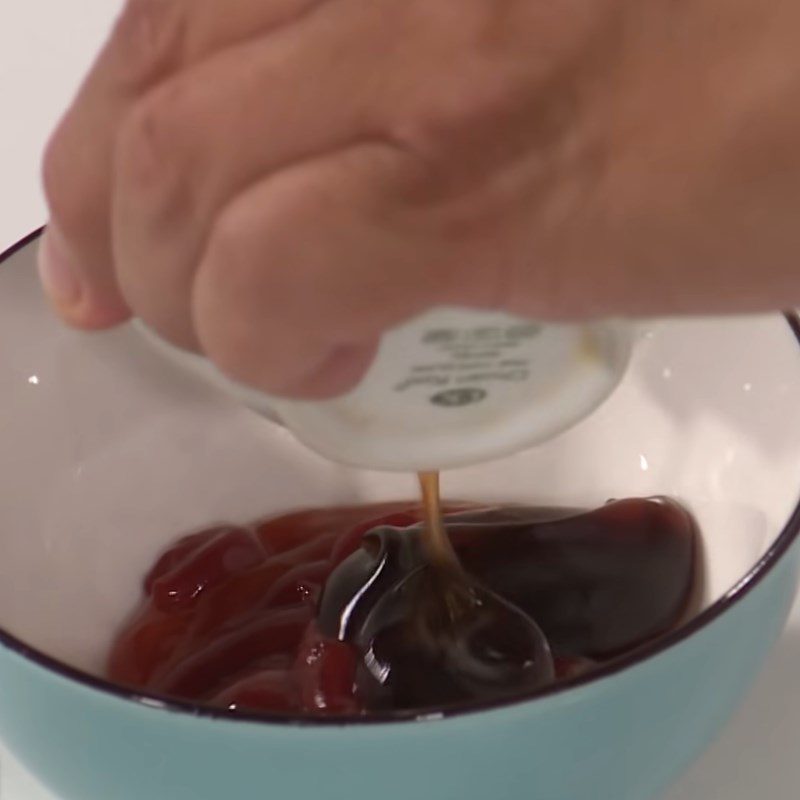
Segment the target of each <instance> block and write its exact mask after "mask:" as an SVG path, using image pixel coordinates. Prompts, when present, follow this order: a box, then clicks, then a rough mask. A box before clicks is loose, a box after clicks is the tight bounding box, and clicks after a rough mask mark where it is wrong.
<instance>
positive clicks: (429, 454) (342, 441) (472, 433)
mask: <svg viewBox="0 0 800 800" xmlns="http://www.w3.org/2000/svg"><path fill="white" fill-rule="evenodd" d="M151 339H154V337H151ZM159 342H160V340H159ZM160 346H161V348H162V349H163V350H164V351H165V352H166V353H168V354H169V355H170V357H172V358H175V359H177V360H178V361H179V362H180V363H181V364H183V365H185V366H188V367H190V368H192V369H193V370H195V371H198V370H199V371H200V372H201V373H202V374H203V375H204V376H205V377H206V378H207V379H208V380H211V381H212V382H213V383H215V384H216V385H218V386H220V387H222V388H223V389H225V390H226V391H228V392H230V393H232V394H233V395H234V396H235V397H236V398H238V399H239V400H240V401H241V402H243V403H245V404H247V405H248V406H250V407H251V408H253V409H254V410H255V411H257V412H259V413H261V414H263V415H264V416H267V417H270V418H273V419H274V418H276V417H277V418H278V419H279V420H280V421H281V422H282V423H283V424H284V425H285V426H286V427H287V428H289V429H290V430H291V431H292V432H293V433H294V435H295V436H296V437H297V438H298V439H299V440H300V441H302V442H304V443H305V444H306V445H308V446H309V447H310V448H312V449H313V450H316V451H317V452H318V453H320V454H321V455H323V456H326V457H327V458H329V459H332V460H334V461H338V462H341V463H345V464H349V465H352V466H357V467H364V468H369V469H378V470H398V471H399V470H402V471H412V470H416V471H419V470H436V469H445V468H449V467H457V466H464V465H468V464H474V463H477V462H480V461H485V460H488V459H492V458H496V457H500V456H504V455H509V454H511V453H513V452H516V451H518V450H521V449H524V448H526V447H528V446H530V445H533V444H536V443H537V442H540V441H543V440H546V439H549V438H551V437H553V436H555V435H556V434H558V433H559V432H561V431H563V430H564V429H566V428H568V427H569V426H571V425H573V424H575V423H576V422H578V421H580V420H581V419H582V418H584V417H585V416H587V415H588V414H590V413H591V412H592V411H593V410H594V409H596V408H597V406H599V405H600V404H601V403H602V402H603V400H605V399H606V397H607V396H608V395H609V394H610V393H611V392H612V391H613V389H614V388H615V387H616V385H617V384H618V383H619V381H620V379H621V378H622V376H623V374H624V372H625V369H626V367H627V364H628V362H629V360H630V354H631V347H632V333H631V330H630V328H629V327H628V326H627V325H626V324H624V323H619V322H612V321H604V322H598V323H592V324H585V325H553V324H546V325H541V324H538V323H536V322H532V321H530V320H525V319H521V318H519V317H514V316H510V315H508V314H504V313H499V312H483V311H472V310H469V311H467V310H463V309H451V308H441V309H435V310H433V311H431V312H428V313H426V314H424V315H422V316H420V317H418V318H416V319H414V320H412V321H411V322H409V323H407V324H405V325H402V326H400V327H398V328H396V329H394V330H392V331H390V332H389V333H387V334H386V335H385V336H384V338H383V340H382V342H381V346H380V349H379V352H378V355H377V357H376V359H375V361H374V363H373V364H372V366H371V368H370V370H369V371H368V373H367V375H366V376H365V377H364V379H363V380H362V382H361V383H360V384H359V385H358V386H357V387H356V388H355V389H354V390H353V391H351V392H350V393H349V394H347V395H344V396H342V397H339V398H336V399H334V400H328V401H322V402H308V401H295V400H287V399H285V398H277V397H272V396H268V395H265V394H262V393H260V392H257V391H254V390H253V389H250V388H247V387H244V386H241V385H239V384H236V383H233V382H232V381H229V380H228V379H227V378H225V377H224V376H222V374H221V373H219V372H218V371H217V370H216V369H215V368H214V367H213V366H212V365H211V364H210V363H209V362H208V361H206V360H204V359H201V358H198V357H196V356H190V355H188V354H186V353H184V352H183V351H179V350H176V349H175V348H172V347H170V346H168V345H166V344H164V343H163V342H160Z"/></svg>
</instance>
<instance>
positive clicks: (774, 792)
mask: <svg viewBox="0 0 800 800" xmlns="http://www.w3.org/2000/svg"><path fill="white" fill-rule="evenodd" d="M262 1H263V2H268V0H262ZM220 3H221V4H223V5H224V0H220ZM118 6H119V0H0V251H2V250H3V249H4V248H5V247H7V246H9V245H11V244H12V243H13V242H15V241H16V240H18V239H19V238H21V237H22V236H23V235H25V234H26V233H28V232H29V231H30V230H32V229H33V228H36V227H38V226H39V225H41V224H42V223H43V222H44V221H45V219H46V216H45V207H44V202H43V199H42V193H41V189H40V184H39V158H40V153H41V150H42V147H43V145H44V142H45V141H46V137H47V134H48V132H49V131H50V129H51V128H52V127H53V125H54V123H55V121H56V120H57V118H58V116H59V113H60V111H61V109H62V108H63V107H64V106H65V104H66V103H67V102H68V100H69V98H70V96H71V95H72V93H73V92H74V90H75V87H76V85H77V82H78V81H79V79H80V76H81V75H82V73H83V72H84V70H85V69H86V68H87V66H88V64H89V63H90V61H91V60H92V58H93V55H94V53H95V52H96V51H97V49H98V47H99V45H100V42H101V41H102V39H103V36H104V35H105V33H106V31H107V29H108V26H109V24H110V22H111V20H112V18H113V16H114V14H115V13H116V9H117V7H118ZM799 790H800V605H799V606H798V607H797V608H796V609H795V612H794V614H793V618H792V621H791V622H790V625H789V627H788V629H787V631H786V633H785V635H784V637H783V640H782V642H781V643H780V645H779V647H778V649H777V651H776V652H775V653H774V654H773V655H772V656H771V658H770V660H769V662H768V664H767V667H766V669H765V671H764V673H763V675H762V677H761V678H760V680H759V682H758V685H757V686H756V688H755V689H754V690H753V692H752V693H751V694H750V696H749V698H748V699H747V701H746V703H745V705H744V707H743V708H742V710H741V711H740V712H739V713H738V714H737V716H736V718H735V720H734V722H733V723H732V724H731V725H730V726H729V727H728V728H727V730H726V731H725V733H724V734H723V736H722V737H721V738H720V740H719V741H718V742H717V743H716V744H715V745H714V746H713V747H712V748H711V750H710V751H709V752H708V753H707V754H706V755H705V756H704V757H703V758H702V759H701V760H700V762H699V763H698V764H697V765H696V766H695V767H694V768H693V769H692V770H691V772H690V773H689V774H688V775H687V776H685V777H684V778H683V779H682V780H681V781H680V782H679V783H678V784H677V785H676V786H675V787H674V788H673V790H672V791H671V792H670V793H669V795H668V798H665V800H722V799H723V798H724V799H725V800H753V798H758V797H763V798H767V797H768V798H770V799H771V800H795V798H797V797H798V796H800V791H799ZM0 800H54V798H52V796H51V795H49V794H47V793H46V792H44V791H43V790H41V789H40V788H39V787H38V786H37V785H36V784H35V782H34V781H33V780H32V779H31V778H29V777H28V776H27V775H26V774H25V773H24V771H23V770H21V768H20V767H19V766H17V765H16V764H15V763H14V761H13V759H12V758H11V757H10V756H9V755H8V754H7V753H5V752H4V751H3V750H2V746H0ZM70 800H111V798H75V799H73V798H70ZM598 800H601V798H598ZM602 800H606V798H602Z"/></svg>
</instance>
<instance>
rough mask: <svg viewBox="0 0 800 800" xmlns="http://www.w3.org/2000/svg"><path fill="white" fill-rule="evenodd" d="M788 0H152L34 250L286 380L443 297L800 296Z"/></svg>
mask: <svg viewBox="0 0 800 800" xmlns="http://www.w3.org/2000/svg"><path fill="white" fill-rule="evenodd" d="M798 26H800V4H798V3H797V2H796V0H769V2H766V1H765V0H647V2H642V0H588V1H587V0H435V1H433V0H369V2H367V0H227V1H226V2H225V3H220V2H219V0H130V2H128V4H127V6H126V7H125V9H124V10H123V12H122V15H121V17H120V19H119V20H118V22H117V24H116V26H115V28H114V30H113V31H112V33H111V35H110V38H109V41H108V42H107V44H106V45H105V47H104V49H103V50H102V52H101V54H100V55H99V57H98V60H97V62H96V64H95V66H94V67H93V69H92V70H91V72H90V74H89V75H88V77H87V78H86V81H85V83H84V84H83V86H82V88H81V89H80V91H79V94H78V96H77V98H76V99H75V101H74V103H73V105H72V106H71V107H70V108H69V110H68V111H67V113H66V115H65V117H64V118H63V120H62V122H61V123H60V125H59V126H58V128H57V130H56V132H55V133H54V135H53V137H52V139H51V141H50V144H49V146H48V148H47V151H46V154H45V158H44V183H45V189H46V194H47V198H48V203H49V206H50V211H51V221H50V224H49V226H48V230H47V233H46V236H45V237H44V240H43V242H42V246H41V253H40V272H41V275H42V280H43V283H44V286H45V288H46V291H47V293H48V295H49V297H50V299H51V301H52V302H53V304H54V306H55V307H56V309H57V310H58V312H59V313H60V314H61V316H62V317H63V318H64V319H65V320H66V321H67V322H68V323H70V324H72V325H74V326H77V327H80V328H86V329H101V328H107V327H111V326H114V325H116V324H119V323H120V322H122V321H124V320H126V319H127V318H128V317H129V316H131V315H132V314H133V315H136V316H138V317H140V318H141V319H142V320H143V321H144V322H146V323H147V324H148V325H150V326H151V327H153V328H154V329H155V330H156V331H158V332H159V333H160V334H162V335H163V336H165V337H166V338H167V339H169V340H170V341H172V342H173V343H175V344H178V345H180V346H183V347H185V348H189V349H193V350H196V351H199V352H202V353H205V354H206V355H207V356H208V357H209V358H211V359H212V360H213V361H214V362H215V363H216V364H217V365H218V366H219V367H220V368H221V369H222V370H223V371H224V372H226V373H227V374H228V375H230V376H231V377H233V378H236V379H238V380H241V381H245V382H247V383H250V384H251V385H254V386H256V387H258V388H261V389H263V390H265V391H269V392H273V393H277V394H283V395H290V396H297V397H309V398H319V397H326V396H331V395H335V394H337V393H340V392H342V391H344V390H346V389H348V388H349V387H351V386H352V385H353V384H354V383H355V382H356V381H357V380H358V379H359V377H360V376H361V375H362V374H363V372H364V370H365V369H366V368H367V366H368V365H369V363H370V361H371V359H372V357H373V355H374V352H375V348H376V346H377V343H378V341H379V339H380V336H381V334H382V333H383V332H384V331H386V330H387V329H388V328H390V327H392V326H394V325H396V324H398V323H400V322H401V321H403V320H406V319H408V318H410V317H411V316H414V315H416V314H418V313H420V312H422V311H424V310H426V309H427V308H430V307H433V306H436V305H440V304H454V305H463V306H468V307H476V308H499V309H506V310H508V311H511V312H515V313H519V314H522V315H527V316H532V317H537V318H540V319H545V320H576V319H586V318H592V317H598V316H604V315H621V316H639V315H654V314H658V315H661V314H685V313H721V312H738V311H758V310H766V309H776V308H780V307H789V306H791V305H793V304H797V303H798V302H800V277H799V273H798V266H797V265H798V262H800V224H798V222H797V220H796V218H795V215H796V210H797V208H798V205H799V204H798V200H800V147H798V142H799V141H800V102H798V96H800V55H798V52H800V51H798V49H797V45H796V31H797V30H798Z"/></svg>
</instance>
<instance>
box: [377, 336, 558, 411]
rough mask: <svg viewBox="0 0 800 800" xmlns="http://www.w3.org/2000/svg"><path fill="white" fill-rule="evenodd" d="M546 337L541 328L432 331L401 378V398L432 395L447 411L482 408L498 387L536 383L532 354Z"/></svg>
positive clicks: (419, 342) (419, 343)
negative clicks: (417, 393)
mask: <svg viewBox="0 0 800 800" xmlns="http://www.w3.org/2000/svg"><path fill="white" fill-rule="evenodd" d="M542 331H543V327H542V326H541V325H537V324H535V323H520V322H516V321H515V322H511V323H509V324H496V325H485V324H478V325H472V326H470V327H453V326H450V327H428V328H423V329H421V330H420V331H419V335H418V340H417V343H416V346H417V350H418V353H417V360H415V361H414V362H413V363H411V364H410V365H408V366H407V367H406V369H405V371H404V372H403V374H401V375H399V376H398V380H397V381H396V382H395V384H394V386H393V389H394V391H395V392H397V393H398V394H403V393H405V392H409V391H413V390H425V391H428V392H430V393H431V394H430V396H429V402H430V403H432V404H433V405H437V406H442V407H444V408H459V407H462V406H467V405H472V404H474V403H480V402H482V401H484V400H486V399H487V398H488V397H489V393H490V387H491V385H492V384H501V383H525V382H526V381H528V380H530V377H531V360H530V357H529V348H530V346H531V342H532V340H534V339H536V338H537V337H538V336H539V335H540V334H541V333H542Z"/></svg>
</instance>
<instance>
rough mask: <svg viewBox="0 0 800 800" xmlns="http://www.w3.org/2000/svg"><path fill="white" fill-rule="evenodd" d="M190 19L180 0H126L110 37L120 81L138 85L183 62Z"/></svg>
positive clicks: (124, 83) (131, 85)
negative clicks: (116, 59)
mask: <svg viewBox="0 0 800 800" xmlns="http://www.w3.org/2000/svg"><path fill="white" fill-rule="evenodd" d="M189 19H190V15H189V14H188V13H187V9H186V3H184V2H182V1H181V0H127V3H126V4H125V8H124V10H123V12H122V14H121V16H120V18H119V20H118V21H117V24H116V26H115V28H114V32H113V34H112V38H111V45H112V48H113V50H114V52H115V54H116V56H117V57H118V59H119V61H118V77H119V80H120V82H121V83H122V84H123V85H128V86H130V87H138V86H141V85H143V84H146V83H149V82H151V81H152V80H153V79H154V78H155V77H156V76H158V75H160V74H163V73H164V72H167V71H169V70H170V69H171V68H174V67H175V65H176V64H178V63H180V60H181V57H182V53H183V49H184V43H185V41H186V33H187V26H188V23H189Z"/></svg>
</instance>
